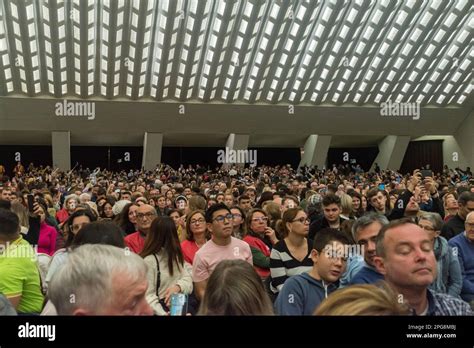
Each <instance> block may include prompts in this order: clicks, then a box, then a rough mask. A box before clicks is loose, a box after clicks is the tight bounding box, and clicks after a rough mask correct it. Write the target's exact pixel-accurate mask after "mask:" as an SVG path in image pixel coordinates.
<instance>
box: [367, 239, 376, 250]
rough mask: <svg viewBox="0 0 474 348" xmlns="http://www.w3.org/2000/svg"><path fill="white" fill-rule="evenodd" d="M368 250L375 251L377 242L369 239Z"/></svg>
mask: <svg viewBox="0 0 474 348" xmlns="http://www.w3.org/2000/svg"><path fill="white" fill-rule="evenodd" d="M367 251H375V242H373V241H371V240H369V241H368V243H367Z"/></svg>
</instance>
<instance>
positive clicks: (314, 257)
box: [311, 249, 319, 264]
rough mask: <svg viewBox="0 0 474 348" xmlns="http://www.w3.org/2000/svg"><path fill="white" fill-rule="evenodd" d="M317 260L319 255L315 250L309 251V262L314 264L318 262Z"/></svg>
mask: <svg viewBox="0 0 474 348" xmlns="http://www.w3.org/2000/svg"><path fill="white" fill-rule="evenodd" d="M318 259H319V253H318V251H317V250H316V249H313V250H311V260H312V261H313V263H314V264H316V263H317V262H318Z"/></svg>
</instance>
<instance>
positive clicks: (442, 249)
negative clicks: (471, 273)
mask: <svg viewBox="0 0 474 348" xmlns="http://www.w3.org/2000/svg"><path fill="white" fill-rule="evenodd" d="M434 254H435V257H436V261H437V268H438V276H437V277H436V279H435V281H434V282H433V283H432V284H431V285H430V289H431V290H433V291H436V292H441V293H443V294H448V295H451V296H454V297H457V298H459V295H460V294H461V289H462V274H461V266H460V265H459V259H458V258H457V256H456V255H455V254H454V252H453V249H452V248H451V247H450V246H449V245H448V241H447V240H446V239H445V238H443V237H441V236H440V237H438V238H436V239H435V244H434Z"/></svg>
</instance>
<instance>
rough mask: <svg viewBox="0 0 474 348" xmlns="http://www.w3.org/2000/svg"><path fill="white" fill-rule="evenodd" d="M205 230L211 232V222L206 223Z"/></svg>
mask: <svg viewBox="0 0 474 348" xmlns="http://www.w3.org/2000/svg"><path fill="white" fill-rule="evenodd" d="M206 226H207V230H208V231H209V232H211V233H212V224H211V223H209V222H208V223H206Z"/></svg>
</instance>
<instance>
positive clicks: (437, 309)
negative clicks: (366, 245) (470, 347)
mask: <svg viewBox="0 0 474 348" xmlns="http://www.w3.org/2000/svg"><path fill="white" fill-rule="evenodd" d="M374 263H375V265H376V267H377V270H378V271H379V272H380V273H382V274H383V275H385V280H386V281H387V282H388V283H389V284H390V285H391V286H392V287H393V288H394V289H395V290H396V291H397V293H398V294H400V297H399V299H400V300H403V301H404V302H406V303H407V304H408V305H409V306H410V307H411V308H412V309H413V312H414V314H415V315H436V316H438V315H474V312H473V311H472V310H471V307H470V306H469V305H468V304H467V303H466V302H464V301H462V300H461V299H458V298H455V297H452V296H450V295H446V294H441V293H437V292H434V291H431V290H429V289H428V286H429V285H430V284H431V283H432V282H433V281H434V280H435V279H436V273H437V267H436V258H435V255H434V253H433V242H432V241H431V240H430V238H429V236H428V232H427V231H425V230H424V229H422V228H421V227H419V226H418V225H416V224H415V223H414V222H412V221H411V220H410V219H400V220H395V221H392V222H391V223H390V224H388V225H386V226H384V227H383V228H382V230H381V231H380V233H379V235H378V237H377V256H376V257H375V258H374Z"/></svg>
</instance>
